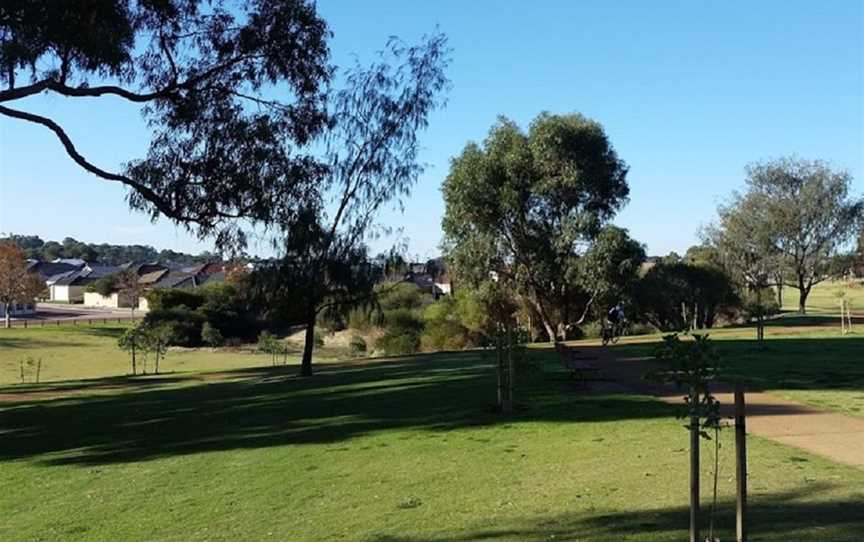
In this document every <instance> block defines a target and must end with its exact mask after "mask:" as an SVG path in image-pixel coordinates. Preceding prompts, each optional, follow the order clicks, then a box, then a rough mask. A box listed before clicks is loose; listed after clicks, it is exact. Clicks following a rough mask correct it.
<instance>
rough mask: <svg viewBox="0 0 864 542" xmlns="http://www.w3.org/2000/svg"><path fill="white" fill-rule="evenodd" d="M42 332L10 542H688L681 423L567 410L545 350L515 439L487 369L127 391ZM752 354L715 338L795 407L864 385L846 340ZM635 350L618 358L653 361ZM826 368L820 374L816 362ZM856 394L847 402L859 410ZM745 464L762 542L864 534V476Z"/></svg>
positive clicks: (452, 358) (445, 366)
mask: <svg viewBox="0 0 864 542" xmlns="http://www.w3.org/2000/svg"><path fill="white" fill-rule="evenodd" d="M798 323H805V322H801V321H799V322H798ZM812 323H813V322H809V324H812ZM811 328H812V329H811ZM47 331H48V330H47V329H46V330H41V329H30V330H21V329H16V330H12V331H5V330H4V333H3V334H0V339H2V342H0V356H3V357H2V358H0V362H2V367H3V371H4V372H3V375H4V378H5V379H6V380H5V381H6V382H7V384H6V385H5V386H3V387H2V389H0V395H4V394H5V395H6V396H7V402H6V403H0V431H2V439H3V446H2V447H0V461H2V467H0V478H2V482H3V487H4V488H13V489H12V490H7V491H5V492H4V493H3V495H2V496H0V517H3V518H4V521H3V522H0V540H4V541H18V540H21V541H24V540H28V541H29V540H105V541H109V540H111V541H113V540H160V541H169V540H172V541H173V540H176V541H188V540H212V541H217V540H291V541H294V540H297V541H306V540H309V541H317V540H359V541H379V542H380V541H388V542H396V541H399V542H433V541H434V542H438V541H445V540H463V541H480V540H494V541H498V540H502V541H518V540H528V541H531V540H536V541H539V540H591V541H595V540H596V541H618V540H634V541H670V542H671V541H673V540H675V541H677V540H682V539H684V538H685V537H686V531H685V530H686V526H687V509H686V504H687V453H686V446H687V434H686V431H685V430H684V429H683V428H682V427H681V422H680V421H678V420H676V419H675V417H674V412H675V409H674V408H673V407H670V406H668V405H665V404H663V403H660V402H657V401H654V400H652V399H650V398H647V397H641V396H628V395H615V394H607V395H604V394H600V393H599V392H598V393H591V394H585V393H584V392H578V391H573V390H572V388H571V387H570V385H569V384H568V383H567V380H566V378H565V376H564V375H563V374H562V373H560V372H559V371H558V370H557V363H556V361H555V359H554V354H553V353H552V352H550V351H549V350H548V349H547V348H542V347H538V348H533V349H531V351H530V355H531V356H532V357H533V358H534V359H537V360H540V362H542V363H543V364H544V371H542V372H538V371H535V372H533V373H531V375H527V376H526V375H523V377H522V379H521V386H520V396H519V401H518V402H519V409H518V411H517V413H516V415H515V416H513V417H512V418H505V417H502V416H500V415H498V414H494V413H493V412H492V409H491V406H492V404H493V403H494V397H495V382H494V374H493V372H492V370H491V365H490V362H491V359H489V358H488V357H484V354H483V353H480V352H473V353H472V352H466V353H441V354H430V355H419V356H414V357H410V358H404V359H397V360H360V361H354V362H344V363H339V362H335V361H332V360H331V363H328V364H325V365H322V366H320V367H319V374H318V375H317V376H315V377H313V378H311V379H300V378H296V377H295V376H294V372H295V371H296V367H284V368H282V367H280V368H268V367H257V368H255V367H253V366H256V365H257V366H262V365H265V366H266V365H267V364H268V361H267V359H266V358H265V357H264V356H255V355H251V354H248V353H246V354H244V353H238V352H234V353H221V352H210V351H196V352H172V353H170V354H169V357H168V361H166V363H165V366H164V367H165V368H166V369H168V370H173V371H176V372H175V373H173V374H168V375H164V376H162V377H152V376H150V377H146V378H140V377H139V378H136V379H130V378H126V377H118V375H123V374H124V373H125V372H126V370H127V363H128V362H127V359H126V357H125V355H124V354H123V353H122V352H120V351H118V350H116V347H115V346H114V344H115V337H116V334H117V333H118V332H119V330H118V329H117V328H116V327H111V326H108V327H95V328H83V327H78V328H74V327H69V328H63V327H61V328H60V329H59V332H58V330H57V329H52V330H51V333H47ZM748 334H752V330H748V329H728V330H718V335H719V337H718V338H719V339H722V345H723V347H724V349H728V351H729V352H733V351H735V352H738V353H740V354H741V356H736V358H735V359H736V360H738V361H737V363H740V364H741V365H740V366H741V367H743V368H745V369H747V370H748V371H749V374H750V378H752V379H754V381H755V380H759V379H766V380H765V382H766V383H770V382H779V381H780V380H779V379H778V378H777V377H775V376H773V375H774V373H776V372H777V369H778V368H782V370H783V371H787V372H788V371H791V370H793V368H794V369H795V370H797V371H799V372H800V374H798V378H797V380H796V381H795V385H799V384H801V382H802V381H803V382H805V383H806V384H807V385H817V380H818V379H819V378H823V377H824V375H826V374H828V373H829V372H831V371H835V372H837V373H838V374H842V375H845V376H847V377H848V378H856V379H860V377H861V372H860V369H858V372H854V373H850V372H849V371H850V370H852V369H854V368H855V365H856V363H855V360H856V359H861V358H860V357H858V358H856V355H857V352H859V350H858V348H860V343H859V342H858V340H857V339H855V338H854V337H847V338H845V339H839V338H838V337H837V333H835V332H834V331H833V330H831V329H825V328H822V327H818V326H815V325H809V326H800V325H799V326H794V327H788V326H787V327H782V326H779V325H775V326H772V328H771V329H770V330H769V335H770V337H771V340H770V341H769V344H770V349H769V351H768V352H759V353H757V352H754V351H752V350H748V349H749V348H750V347H751V346H750V344H749V343H748V342H746V341H744V340H743V338H744V337H746V336H747V335H748ZM820 338H821V340H820ZM829 338H830V340H829ZM634 342H635V343H636V344H633V345H622V346H619V347H616V348H621V349H622V350H626V349H631V350H633V351H634V352H638V349H639V348H643V349H644V348H646V346H644V344H642V345H640V344H639V343H638V342H636V340H635V339H634ZM791 352H797V353H796V354H795V355H794V356H792V358H790V353H791ZM817 353H821V354H822V355H823V359H824V363H823V364H822V365H819V366H815V365H814V364H812V363H809V362H807V359H808V358H809V357H812V356H814V355H816V354H817ZM22 355H38V356H41V357H43V358H44V360H45V363H46V369H45V370H46V374H48V375H49V376H50V377H51V378H52V379H55V380H60V381H58V382H53V383H49V384H45V385H40V386H36V385H23V386H22V385H20V384H12V383H11V381H14V373H15V367H14V366H15V365H16V362H15V359H16V358H18V357H20V356H22ZM747 356H751V357H749V358H748V357H747ZM790 359H791V361H790ZM10 360H11V361H10ZM795 360H797V361H795ZM10 364H11V365H12V367H9V365H10ZM193 369H194V370H193ZM51 371H53V372H51ZM181 371H183V372H181ZM213 371H221V372H222V373H214V372H213ZM226 371H229V373H228V374H227V375H226V374H225V372H226ZM100 375H101V376H103V377H105V378H101V379H94V380H79V381H71V380H68V379H74V378H79V377H82V376H100ZM765 375H768V376H765ZM820 375H822V376H820ZM850 375H857V376H854V377H852V376H850ZM10 379H11V381H10ZM787 380H789V378H788V375H787ZM787 383H788V382H787ZM860 384H861V381H860V380H849V381H848V382H847V385H848V386H850V387H852V388H855V387H857V389H858V392H857V393H859V394H860V393H861V389H860ZM782 389H786V388H782ZM811 391H812V390H811ZM815 391H823V390H815ZM61 392H62V393H61ZM73 392H74V393H73ZM51 393H55V395H56V394H57V393H61V395H59V396H56V397H53V398H52V397H51V395H50V394H51ZM9 397H11V398H12V399H11V401H12V402H8V398H9ZM844 408H845V407H844ZM842 409H843V408H841V410H842ZM731 438H732V437H731V434H729V433H728V432H727V433H724V434H723V435H721V442H722V444H723V447H722V448H721V460H720V464H721V476H720V496H721V501H722V502H721V508H720V510H719V512H718V516H717V522H718V525H719V526H720V536H721V539H722V540H729V539H732V538H733V533H732V531H731V529H732V528H733V526H734V517H733V510H734V507H733V505H732V501H731V499H732V496H733V478H732V476H733V472H734V464H733V461H732V457H731V452H732V450H733V448H734V447H733V446H732V441H731ZM703 454H704V457H705V458H710V457H711V448H710V446H709V445H708V444H706V445H705V446H704V447H703ZM708 463H710V461H707V459H706V462H705V464H706V467H705V468H706V472H705V476H706V478H705V480H707V479H708V478H707V475H708V466H707V465H708ZM750 463H751V479H750V487H751V502H752V518H753V526H752V530H753V538H752V540H763V541H769V540H771V541H773V540H776V541H781V540H783V541H786V540H813V541H817V540H818V541H823V540H826V541H832V540H835V541H841V540H842V541H848V540H855V539H856V537H857V536H858V535H859V534H860V533H861V532H862V529H864V489H862V488H864V471H862V470H861V469H855V468H852V467H844V466H840V465H837V464H833V463H831V462H829V461H827V460H823V459H821V458H818V457H815V456H811V455H809V454H806V453H803V452H801V451H798V450H796V449H793V448H787V447H784V446H781V445H778V444H774V443H771V442H768V441H764V440H761V439H758V438H752V439H751V441H750ZM709 489H710V487H709V484H707V483H706V484H704V485H703V495H704V501H705V502H707V500H708V496H709Z"/></svg>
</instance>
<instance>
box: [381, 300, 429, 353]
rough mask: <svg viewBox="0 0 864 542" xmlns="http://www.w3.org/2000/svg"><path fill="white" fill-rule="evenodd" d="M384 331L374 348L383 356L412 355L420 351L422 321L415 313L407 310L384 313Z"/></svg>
mask: <svg viewBox="0 0 864 542" xmlns="http://www.w3.org/2000/svg"><path fill="white" fill-rule="evenodd" d="M384 326H385V328H384V329H385V331H384V335H382V336H381V337H380V338H379V339H378V340H377V341H376V342H375V348H376V349H378V350H381V351H382V352H383V353H384V354H385V355H388V356H398V355H404V354H413V353H415V352H417V350H419V349H420V335H421V333H422V332H423V321H422V320H420V318H419V317H418V315H417V312H416V311H414V310H411V309H407V308H400V309H392V310H389V311H387V312H385V313H384Z"/></svg>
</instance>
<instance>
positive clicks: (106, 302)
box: [84, 292, 131, 309]
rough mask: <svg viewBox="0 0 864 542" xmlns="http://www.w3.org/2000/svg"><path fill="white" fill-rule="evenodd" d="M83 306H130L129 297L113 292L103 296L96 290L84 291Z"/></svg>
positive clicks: (114, 307) (112, 307) (109, 307)
mask: <svg viewBox="0 0 864 542" xmlns="http://www.w3.org/2000/svg"><path fill="white" fill-rule="evenodd" d="M84 306H85V307H102V308H107V309H120V308H128V307H130V306H131V304H130V303H129V298H128V297H127V296H125V295H120V294H119V293H118V292H114V293H113V294H111V295H110V296H104V295H102V294H100V293H98V292H84Z"/></svg>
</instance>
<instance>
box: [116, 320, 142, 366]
mask: <svg viewBox="0 0 864 542" xmlns="http://www.w3.org/2000/svg"><path fill="white" fill-rule="evenodd" d="M117 346H118V347H119V348H120V349H121V350H125V351H126V352H129V357H130V360H131V362H132V374H133V375H136V374H138V354H139V353H141V352H143V351H146V344H145V336H144V332H143V331H142V328H141V326H140V325H137V326H132V327H130V328H129V329H127V330H126V331H124V332H123V334H122V335H120V338H119V339H118V340H117Z"/></svg>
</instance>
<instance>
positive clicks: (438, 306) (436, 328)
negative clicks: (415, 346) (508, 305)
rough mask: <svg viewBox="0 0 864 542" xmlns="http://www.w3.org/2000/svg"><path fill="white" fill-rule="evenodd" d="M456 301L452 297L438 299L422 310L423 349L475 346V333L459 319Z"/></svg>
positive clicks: (457, 348) (456, 348)
mask: <svg viewBox="0 0 864 542" xmlns="http://www.w3.org/2000/svg"><path fill="white" fill-rule="evenodd" d="M457 308H458V307H457V304H456V301H455V300H454V299H453V298H452V297H445V298H443V299H440V300H439V301H438V302H437V303H434V304H432V305H429V306H428V307H426V310H424V311H423V324H424V325H423V333H422V335H421V337H420V344H421V346H422V347H423V350H427V351H431V350H459V349H462V348H467V347H469V346H475V345H476V344H477V342H479V341H478V340H477V337H476V336H475V335H476V334H474V333H472V332H471V331H470V330H469V329H468V328H467V327H466V326H465V325H464V324H463V323H462V322H461V320H460V318H459V313H458V311H457Z"/></svg>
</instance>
